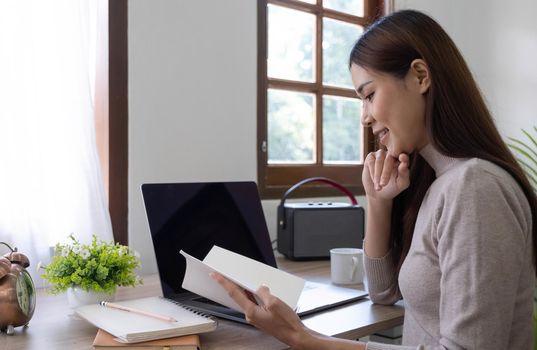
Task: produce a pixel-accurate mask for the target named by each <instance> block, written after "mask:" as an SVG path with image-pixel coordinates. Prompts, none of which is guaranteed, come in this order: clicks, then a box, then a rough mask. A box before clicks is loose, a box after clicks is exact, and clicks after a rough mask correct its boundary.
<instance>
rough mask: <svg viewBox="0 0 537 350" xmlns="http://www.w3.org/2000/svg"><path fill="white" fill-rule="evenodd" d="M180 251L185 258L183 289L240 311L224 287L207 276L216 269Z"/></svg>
mask: <svg viewBox="0 0 537 350" xmlns="http://www.w3.org/2000/svg"><path fill="white" fill-rule="evenodd" d="M180 253H181V255H183V256H184V257H185V259H186V271H185V278H184V279H183V284H182V287H183V288H184V289H186V290H189V291H191V292H193V293H196V294H198V295H201V296H203V297H205V298H207V299H211V300H212V301H216V302H217V303H220V304H222V305H225V306H227V307H229V308H231V309H233V310H236V311H239V312H242V310H241V308H240V306H239V305H237V303H236V302H235V301H234V300H233V299H231V298H230V296H229V295H228V293H227V292H226V291H225V289H224V288H222V287H221V286H220V284H218V282H216V281H215V280H213V279H212V278H211V276H209V273H211V272H214V271H216V270H214V269H213V268H211V267H209V266H207V265H206V264H204V263H203V262H202V261H200V260H198V259H196V258H195V257H193V256H191V255H189V254H187V253H185V252H184V251H182V250H181V252H180Z"/></svg>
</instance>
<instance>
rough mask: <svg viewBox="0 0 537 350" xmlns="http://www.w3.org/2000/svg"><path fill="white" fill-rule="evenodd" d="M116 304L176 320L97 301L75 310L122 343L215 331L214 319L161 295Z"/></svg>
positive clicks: (215, 323)
mask: <svg viewBox="0 0 537 350" xmlns="http://www.w3.org/2000/svg"><path fill="white" fill-rule="evenodd" d="M115 304H118V305H122V306H126V307H129V308H132V309H136V310H141V311H146V312H151V313H154V314H159V315H163V316H167V317H172V318H174V319H175V320H176V321H175V322H170V321H163V320H160V319H157V318H154V317H149V316H145V315H141V314H137V313H133V312H128V311H123V310H117V309H114V308H108V307H104V306H101V305H99V304H92V305H85V306H81V307H78V308H76V309H75V312H76V313H77V314H78V315H80V316H81V317H83V318H85V319H86V320H87V321H89V322H90V323H92V324H94V325H95V326H97V327H99V328H101V329H103V330H105V331H107V332H108V333H110V334H112V335H114V336H115V337H116V340H117V341H119V342H125V343H137V342H142V341H148V340H154V339H162V338H170V337H177V336H180V335H187V334H197V333H203V332H209V331H213V330H215V329H216V326H217V322H216V321H215V320H214V319H212V318H209V317H207V316H205V315H201V314H200V313H199V312H196V311H193V310H190V309H188V308H187V307H185V306H183V305H181V304H178V303H176V302H174V301H171V300H168V299H165V298H162V297H149V298H142V299H132V300H124V301H118V302H115Z"/></svg>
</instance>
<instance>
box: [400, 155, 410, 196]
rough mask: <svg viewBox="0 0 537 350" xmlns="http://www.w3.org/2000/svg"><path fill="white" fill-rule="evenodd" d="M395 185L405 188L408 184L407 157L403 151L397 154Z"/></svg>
mask: <svg viewBox="0 0 537 350" xmlns="http://www.w3.org/2000/svg"><path fill="white" fill-rule="evenodd" d="M397 172H398V176H397V185H398V187H399V188H403V189H406V188H407V187H408V186H409V185H410V169H409V158H408V155H407V154H405V153H401V154H400V155H399V165H398V166H397Z"/></svg>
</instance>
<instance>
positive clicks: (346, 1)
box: [323, 0, 364, 17]
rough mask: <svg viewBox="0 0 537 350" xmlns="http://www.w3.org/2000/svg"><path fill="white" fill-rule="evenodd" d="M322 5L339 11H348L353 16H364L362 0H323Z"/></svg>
mask: <svg viewBox="0 0 537 350" xmlns="http://www.w3.org/2000/svg"><path fill="white" fill-rule="evenodd" d="M323 6H324V7H326V8H329V9H332V10H336V11H339V12H346V13H350V14H351V15H355V16H360V17H363V16H364V1H363V0H323Z"/></svg>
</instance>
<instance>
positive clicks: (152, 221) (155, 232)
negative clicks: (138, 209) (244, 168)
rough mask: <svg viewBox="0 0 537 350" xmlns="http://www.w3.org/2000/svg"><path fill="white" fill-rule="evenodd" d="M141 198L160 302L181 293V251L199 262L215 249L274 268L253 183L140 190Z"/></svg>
mask: <svg viewBox="0 0 537 350" xmlns="http://www.w3.org/2000/svg"><path fill="white" fill-rule="evenodd" d="M142 195H143V199H144V204H145V210H146V214H147V220H148V223H149V229H150V231H151V238H152V240H153V248H154V250H155V257H156V260H157V266H158V270H159V275H160V280H161V285H162V292H163V295H164V296H165V297H172V296H173V295H174V294H180V293H183V292H185V290H184V289H183V288H181V284H182V283H183V278H184V273H185V267H186V265H185V264H186V263H185V260H184V258H183V257H182V256H181V255H180V254H179V251H180V250H181V249H182V250H184V251H185V252H187V253H188V254H190V255H192V256H194V257H196V258H198V259H200V260H203V258H205V256H206V255H207V253H208V252H209V250H210V249H211V248H212V247H213V245H215V244H216V245H218V246H220V247H223V248H226V249H229V250H231V251H234V252H236V253H239V254H242V255H245V256H247V257H250V258H252V259H255V260H257V261H260V262H263V263H265V264H268V265H270V266H273V267H276V260H275V258H274V253H273V251H272V245H271V243H270V237H269V233H268V230H267V225H266V222H265V217H264V215H263V209H262V208H261V201H260V199H259V194H258V192H257V186H256V184H255V183H254V182H211V183H162V184H143V185H142Z"/></svg>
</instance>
